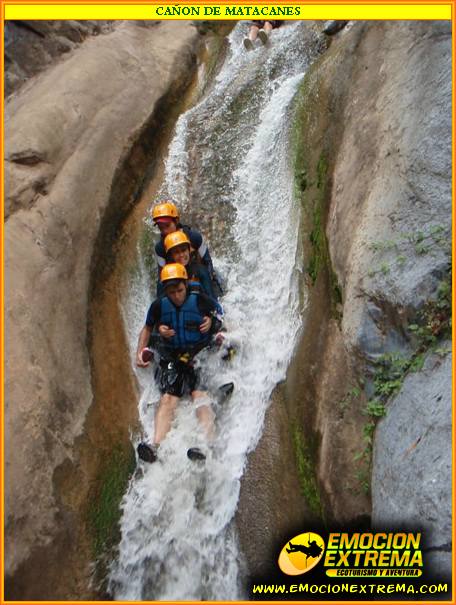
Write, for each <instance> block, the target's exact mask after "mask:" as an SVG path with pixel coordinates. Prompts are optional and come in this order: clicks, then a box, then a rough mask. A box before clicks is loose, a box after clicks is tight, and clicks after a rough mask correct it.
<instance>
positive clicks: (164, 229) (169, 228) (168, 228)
mask: <svg viewBox="0 0 456 605" xmlns="http://www.w3.org/2000/svg"><path fill="white" fill-rule="evenodd" d="M155 224H156V225H157V227H158V228H159V229H160V233H161V236H162V237H163V238H165V237H166V236H167V235H169V234H170V233H174V231H176V230H177V225H176V223H175V221H173V219H170V220H169V221H166V222H162V221H160V222H159V223H155Z"/></svg>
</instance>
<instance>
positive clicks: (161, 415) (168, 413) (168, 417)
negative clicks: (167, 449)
mask: <svg viewBox="0 0 456 605" xmlns="http://www.w3.org/2000/svg"><path fill="white" fill-rule="evenodd" d="M178 401H179V397H175V396H174V395H169V394H168V393H165V394H164V395H162V397H161V399H160V404H159V406H158V409H157V411H156V412H155V431H154V443H153V445H159V444H160V443H161V442H162V441H163V439H164V438H165V437H166V435H167V434H168V432H169V429H170V428H171V423H172V421H173V419H174V413H175V411H176V406H177V402H178Z"/></svg>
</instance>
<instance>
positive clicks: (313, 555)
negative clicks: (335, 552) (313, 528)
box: [278, 532, 325, 576]
mask: <svg viewBox="0 0 456 605" xmlns="http://www.w3.org/2000/svg"><path fill="white" fill-rule="evenodd" d="M324 551H325V542H324V540H323V538H322V537H321V536H319V535H318V534H314V533H313V532H306V533H304V534H299V535H298V536H295V537H294V538H292V539H291V540H289V541H288V542H287V543H286V544H285V546H284V547H283V548H282V550H281V552H280V555H279V561H278V563H279V567H280V569H281V570H282V571H283V573H286V574H287V575H289V576H298V575H301V574H303V573H306V572H307V571H310V570H311V569H312V568H313V567H315V565H316V564H317V563H318V562H319V560H320V559H321V558H322V556H323V553H324Z"/></svg>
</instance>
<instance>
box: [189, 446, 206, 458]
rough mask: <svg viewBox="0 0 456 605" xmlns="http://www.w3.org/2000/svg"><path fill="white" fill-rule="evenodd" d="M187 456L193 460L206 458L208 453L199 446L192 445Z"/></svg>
mask: <svg viewBox="0 0 456 605" xmlns="http://www.w3.org/2000/svg"><path fill="white" fill-rule="evenodd" d="M187 456H188V457H189V458H190V460H193V461H201V460H206V454H204V453H203V452H202V451H201V450H200V448H199V447H191V448H190V449H189V450H187Z"/></svg>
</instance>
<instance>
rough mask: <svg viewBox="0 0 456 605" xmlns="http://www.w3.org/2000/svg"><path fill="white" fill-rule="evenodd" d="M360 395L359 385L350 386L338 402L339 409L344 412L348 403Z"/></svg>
mask: <svg viewBox="0 0 456 605" xmlns="http://www.w3.org/2000/svg"><path fill="white" fill-rule="evenodd" d="M360 395H361V389H360V388H359V387H357V386H355V387H351V388H350V389H349V390H348V391H347V393H346V394H345V396H344V398H343V399H342V400H341V401H340V402H339V407H340V409H341V411H342V412H345V410H346V409H347V408H348V407H349V405H350V404H351V403H353V402H354V401H355V400H356V399H358V397H359V396H360Z"/></svg>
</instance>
